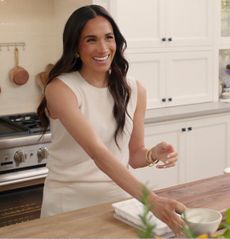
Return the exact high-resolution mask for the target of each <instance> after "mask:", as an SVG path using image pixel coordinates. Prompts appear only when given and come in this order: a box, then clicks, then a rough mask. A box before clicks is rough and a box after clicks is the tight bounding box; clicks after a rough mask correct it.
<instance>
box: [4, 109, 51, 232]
mask: <svg viewBox="0 0 230 239" xmlns="http://www.w3.org/2000/svg"><path fill="white" fill-rule="evenodd" d="M50 141H51V134H50V131H49V130H48V131H47V132H46V133H45V134H42V128H41V127H40V122H39V119H38V116H37V115H36V113H25V114H17V115H7V116H1V117H0V202H1V203H0V227H2V226H6V225H10V224H14V223H19V222H23V221H27V220H32V219H35V218H38V217H39V216H40V209H41V203H42V194H43V183H44V180H45V177H46V175H47V173H48V169H47V168H46V160H47V156H48V149H47V146H48V144H49V143H50Z"/></svg>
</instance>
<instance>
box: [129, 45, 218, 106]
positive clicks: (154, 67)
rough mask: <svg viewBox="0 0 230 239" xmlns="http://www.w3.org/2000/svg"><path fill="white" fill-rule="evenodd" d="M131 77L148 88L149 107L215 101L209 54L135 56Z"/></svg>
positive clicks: (132, 56)
mask: <svg viewBox="0 0 230 239" xmlns="http://www.w3.org/2000/svg"><path fill="white" fill-rule="evenodd" d="M128 59H129V62H130V68H129V74H130V75H132V76H135V78H136V79H137V80H139V81H140V82H141V83H142V84H143V85H144V86H145V88H146V89H147V95H148V100H147V104H148V105H147V106H148V108H156V107H165V106H178V105H185V104H194V103H200V102H210V101H212V99H213V84H214V78H213V67H212V66H213V55H212V52H210V51H209V50H207V51H205V50H204V51H201V50H198V51H195V50H190V51H178V52H160V53H159V52H158V53H133V54H129V56H128Z"/></svg>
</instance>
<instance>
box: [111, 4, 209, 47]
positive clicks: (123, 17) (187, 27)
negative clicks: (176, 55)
mask: <svg viewBox="0 0 230 239" xmlns="http://www.w3.org/2000/svg"><path fill="white" fill-rule="evenodd" d="M110 2H112V1H110ZM113 2H114V3H113V4H112V3H111V4H110V9H111V12H112V13H113V15H114V16H115V18H116V20H117V22H118V25H119V26H120V28H121V30H122V32H123V33H124V35H125V37H126V38H127V40H128V45H129V47H131V48H136V47H137V48H142V47H175V46H202V45H206V46H207V45H210V44H212V40H213V35H212V29H213V27H212V26H213V24H212V21H213V18H212V15H213V1H210V0H145V1H144V2H143V1H138V0H133V1H131V2H130V0H116V1H113Z"/></svg>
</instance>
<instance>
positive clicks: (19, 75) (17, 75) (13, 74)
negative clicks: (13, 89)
mask: <svg viewBox="0 0 230 239" xmlns="http://www.w3.org/2000/svg"><path fill="white" fill-rule="evenodd" d="M14 57H15V67H14V68H13V69H11V70H10V73H9V75H10V80H11V81H13V82H14V83H15V84H17V85H24V84H25V83H26V82H27V81H28V79H29V73H28V72H27V71H26V70H25V69H24V68H23V67H21V66H19V51H18V48H17V47H15V49H14Z"/></svg>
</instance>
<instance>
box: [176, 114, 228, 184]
mask: <svg viewBox="0 0 230 239" xmlns="http://www.w3.org/2000/svg"><path fill="white" fill-rule="evenodd" d="M186 127H187V128H186V130H187V131H186V139H183V143H184V146H183V147H184V153H183V154H182V155H183V158H184V159H185V163H184V165H183V166H184V168H183V170H182V173H183V174H182V175H181V176H182V179H184V180H185V181H186V182H189V181H194V180H198V179H202V178H207V177H212V176H216V175H219V174H222V173H223V171H224V168H225V167H226V166H227V165H229V157H230V154H229V139H230V129H229V127H230V117H229V116H227V117H210V118H206V119H199V120H191V121H189V122H187V124H186ZM185 142H186V143H185ZM182 160H183V159H182Z"/></svg>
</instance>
